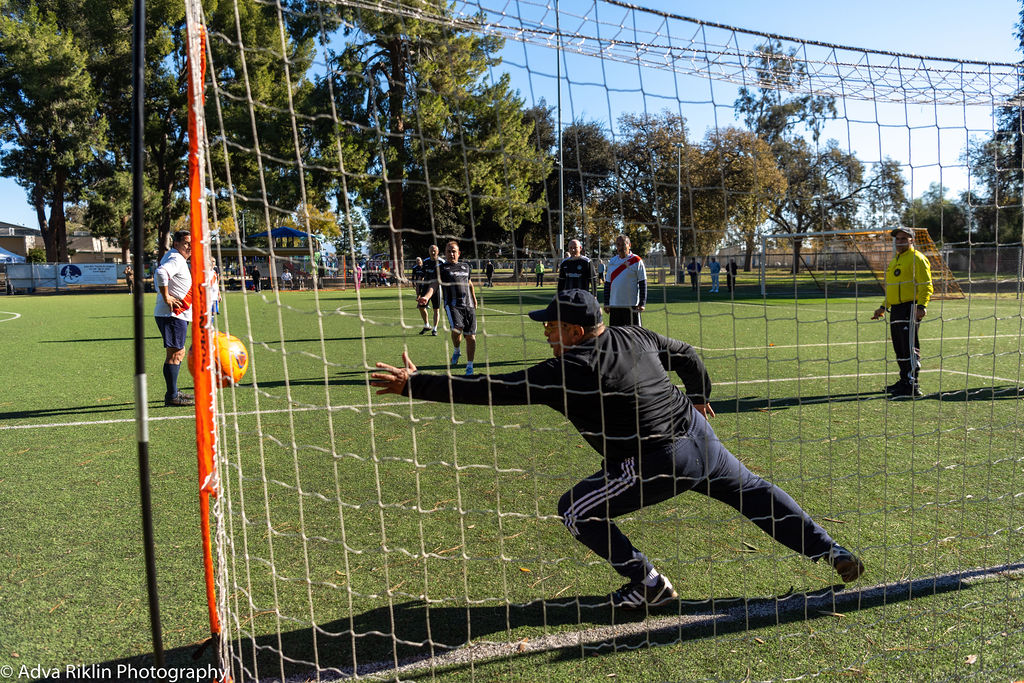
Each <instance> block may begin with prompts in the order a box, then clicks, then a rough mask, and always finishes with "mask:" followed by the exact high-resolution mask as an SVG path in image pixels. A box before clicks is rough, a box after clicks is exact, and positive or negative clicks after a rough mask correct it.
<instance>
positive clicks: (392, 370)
mask: <svg viewBox="0 0 1024 683" xmlns="http://www.w3.org/2000/svg"><path fill="white" fill-rule="evenodd" d="M402 362H403V363H404V364H405V367H404V368H396V367H395V366H393V365H388V364H387V363H377V367H378V368H380V369H381V372H374V373H371V374H370V379H371V380H372V381H371V382H370V384H371V385H373V386H375V387H381V389H380V391H378V392H377V393H378V394H401V393H402V391H403V390H404V389H405V383H406V382H408V381H409V376H410V375H412V373H414V372H416V366H415V365H413V363H412V360H411V359H410V358H409V352H408V351H403V352H402Z"/></svg>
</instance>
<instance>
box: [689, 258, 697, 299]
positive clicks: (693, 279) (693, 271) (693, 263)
mask: <svg viewBox="0 0 1024 683" xmlns="http://www.w3.org/2000/svg"><path fill="white" fill-rule="evenodd" d="M686 274H687V275H689V276H690V287H691V288H693V291H695V292H696V291H697V290H698V289H700V263H698V262H697V259H696V258H690V262H689V263H687V264H686Z"/></svg>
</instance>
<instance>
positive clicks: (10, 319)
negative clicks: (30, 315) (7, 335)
mask: <svg viewBox="0 0 1024 683" xmlns="http://www.w3.org/2000/svg"><path fill="white" fill-rule="evenodd" d="M4 313H6V314H7V315H13V316H14V317H13V318H4V319H3V320H0V323H9V322H11V321H12V320H17V319H18V318H20V317H21V313H12V312H11V311H0V314H4Z"/></svg>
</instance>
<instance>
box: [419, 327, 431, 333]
mask: <svg viewBox="0 0 1024 683" xmlns="http://www.w3.org/2000/svg"><path fill="white" fill-rule="evenodd" d="M429 331H430V328H429V327H424V328H423V329H422V330H420V334H426V333H427V332H429Z"/></svg>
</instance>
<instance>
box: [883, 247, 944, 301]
mask: <svg viewBox="0 0 1024 683" xmlns="http://www.w3.org/2000/svg"><path fill="white" fill-rule="evenodd" d="M932 291H934V290H933V288H932V267H931V265H930V264H929V263H928V259H927V257H925V255H924V254H922V253H921V252H919V251H918V250H916V249H914V248H913V247H910V248H909V249H907V250H906V251H905V252H903V253H902V254H897V255H896V258H894V259H893V260H892V261H890V262H889V266H888V267H887V268H886V269H885V307H886V308H889V307H892V306H895V305H896V304H903V303H907V302H908V301H916V302H917V305H918V306H927V305H928V301H929V300H931V298H932Z"/></svg>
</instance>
